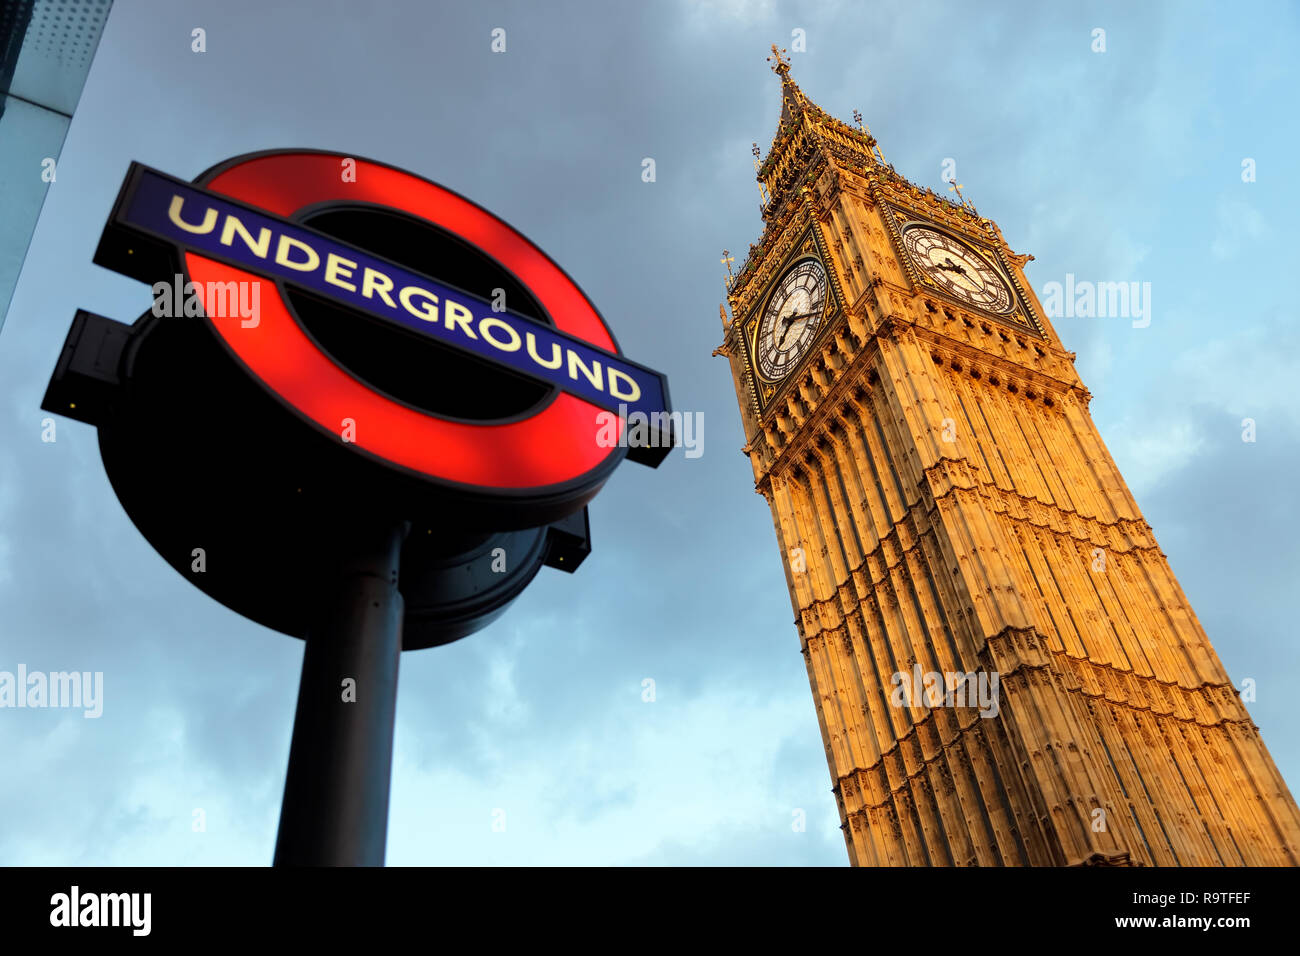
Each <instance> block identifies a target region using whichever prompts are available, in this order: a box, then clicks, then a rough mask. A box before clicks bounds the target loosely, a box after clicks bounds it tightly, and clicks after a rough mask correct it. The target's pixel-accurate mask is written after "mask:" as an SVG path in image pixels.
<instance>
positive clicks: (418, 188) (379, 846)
mask: <svg viewBox="0 0 1300 956" xmlns="http://www.w3.org/2000/svg"><path fill="white" fill-rule="evenodd" d="M95 262H96V263H97V264H99V265H102V266H105V267H108V268H111V269H114V270H116V271H118V272H121V273H123V274H125V275H128V276H131V277H133V278H136V279H139V280H141V281H143V282H146V283H149V284H150V285H152V286H154V291H155V293H156V294H157V293H159V292H161V291H164V290H167V289H169V288H171V287H173V286H174V287H175V288H176V289H177V290H178V292H179V291H181V290H184V291H185V293H186V295H187V296H188V297H189V299H190V300H192V301H193V302H194V303H195V308H193V309H192V310H191V309H190V308H186V309H185V310H184V312H185V314H184V315H175V314H172V315H167V314H164V313H165V311H166V310H162V311H160V310H159V309H158V308H157V307H156V304H155V307H154V308H151V309H150V311H149V312H146V313H145V314H144V315H142V316H141V317H140V318H139V319H138V320H137V321H136V322H135V323H134V324H132V325H129V326H128V325H125V324H123V323H120V322H116V321H114V320H111V319H107V318H103V317H101V316H96V315H93V314H91V313H87V312H78V314H77V316H76V317H75V318H74V321H73V325H72V328H71V329H70V331H69V334H68V337H67V340H66V342H65V343H64V347H63V351H62V354H61V355H60V357H59V360H58V363H57V365H56V367H55V371H54V373H53V375H52V377H51V380H50V385H49V388H48V389H47V392H46V395H45V399H44V401H43V402H42V407H43V408H45V409H47V410H49V411H54V412H58V413H61V414H64V415H68V416H70V417H73V418H77V419H80V420H82V421H85V422H88V423H90V424H93V425H95V426H96V427H97V428H98V438H99V447H100V452H101V457H102V459H103V462H104V467H105V470H106V472H107V474H108V477H109V480H110V482H111V484H112V486H113V489H114V491H115V492H116V494H117V496H118V499H119V501H120V502H121V504H122V506H123V508H124V509H125V510H126V512H127V514H128V515H129V516H130V518H131V519H132V521H133V522H134V523H135V524H136V526H137V528H139V530H140V531H141V533H142V534H143V535H144V536H145V537H146V538H147V539H148V540H149V542H150V543H151V544H152V545H153V546H154V548H155V549H156V550H157V551H158V553H159V554H160V555H162V557H163V558H164V559H165V560H167V561H168V563H170V564H171V565H172V566H173V567H174V568H175V569H176V570H177V571H178V572H180V573H181V574H183V575H185V577H186V578H187V580H189V581H190V582H191V583H192V584H194V585H195V586H196V587H198V588H200V589H201V590H203V591H204V592H205V593H207V594H208V595H210V596H212V597H213V598H215V599H216V600H218V601H221V602H222V603H224V604H226V605H227V606H228V607H230V608H232V609H233V610H235V611H237V612H238V613H240V614H243V615H244V616H246V617H248V618H250V619H252V620H254V621H257V622H258V623H261V624H263V625H265V626H267V627H270V628H272V629H275V630H279V631H282V632H284V633H286V634H290V635H293V636H296V637H301V638H305V639H306V642H307V643H306V653H305V655H304V662H303V676H302V686H301V691H300V696H299V702H298V711H297V716H296V718H295V727H294V737H293V745H292V748H291V755H290V766H289V774H288V777H287V780H286V787H285V798H284V808H283V812H282V816H281V827H280V834H279V837H278V839H277V848H276V861H277V862H278V863H336V864H337V863H379V862H382V860H383V843H384V837H385V833H386V826H387V802H388V784H389V777H390V768H391V752H392V728H393V719H394V714H395V699H396V698H395V695H396V683H397V660H398V657H399V655H400V651H401V650H402V649H408V650H409V649H415V648H420V647H429V646H433V645H437V644H443V643H447V642H448V641H452V640H456V639H459V638H462V637H465V636H466V635H468V634H470V633H472V632H473V631H475V630H477V629H479V628H481V627H483V626H484V625H485V624H486V623H488V622H489V621H491V620H493V619H494V618H495V617H497V616H498V615H500V614H501V613H502V612H503V611H504V610H505V608H506V607H507V606H508V605H509V604H510V602H511V601H512V600H513V599H514V598H515V597H517V596H518V595H519V594H520V593H521V592H522V591H523V589H524V588H525V587H526V586H527V585H528V583H529V582H530V581H531V580H532V579H533V577H534V576H535V575H536V574H537V573H538V571H539V570H540V568H542V567H544V566H549V567H553V568H557V569H561V570H566V571H570V572H572V571H573V570H574V569H576V567H577V566H578V565H579V564H580V563H581V562H582V560H583V559H584V557H585V556H586V555H587V554H588V553H589V552H590V536H589V529H588V521H587V515H586V510H585V505H586V503H587V502H588V501H590V499H591V498H592V497H593V496H594V495H595V494H596V493H597V492H598V491H599V490H600V488H601V487H602V486H603V484H604V483H605V481H606V480H608V478H609V476H610V474H611V473H612V471H613V470H614V469H615V468H616V467H617V465H618V464H619V462H620V461H622V459H623V458H624V457H627V458H629V459H631V460H633V461H638V462H641V463H643V464H647V465H651V466H654V465H657V464H659V462H660V461H662V460H663V458H664V457H665V456H666V454H667V451H668V449H669V446H670V445H671V443H672V441H673V436H672V434H671V429H670V426H669V424H668V423H669V422H670V421H671V418H670V415H671V412H670V408H669V401H668V385H667V382H666V380H665V378H664V377H663V376H662V375H660V374H659V373H657V372H655V371H653V370H651V369H648V368H646V367H645V366H643V365H639V364H637V363H636V362H633V361H631V360H630V359H628V358H627V357H626V356H625V355H623V353H622V351H621V350H620V349H619V347H618V343H617V341H616V340H615V338H614V335H613V333H612V332H611V331H610V329H609V327H608V326H607V325H606V323H605V322H604V320H603V319H602V318H601V316H600V314H599V312H598V311H597V310H596V308H595V307H594V306H593V305H592V304H591V302H590V301H589V300H588V299H587V297H586V296H585V295H584V294H583V292H582V290H581V289H579V288H578V286H577V285H576V284H575V283H574V282H573V280H572V279H571V278H570V277H569V276H568V275H567V274H566V273H565V272H564V271H563V270H562V269H561V268H560V267H559V266H558V265H556V264H555V263H554V262H553V261H552V260H551V259H550V258H548V257H547V256H546V255H545V254H544V253H543V252H542V251H541V250H540V249H538V248H537V247H536V246H535V245H534V244H533V243H531V242H530V241H529V240H528V239H526V238H525V237H524V236H522V235H521V234H520V233H519V232H517V231H516V230H514V229H513V228H512V227H510V226H509V225H508V224H506V223H505V222H503V221H502V220H500V219H499V218H497V217H496V216H494V215H492V214H491V213H489V212H487V211H486V210H484V209H483V208H481V207H479V206H477V205H476V204H474V203H473V202H471V201H469V200H468V199H465V198H464V197H462V196H459V195H457V194H456V193H454V192H452V191H451V190H448V189H446V188H445V187H442V186H440V185H438V184H436V183H433V182H430V181H428V180H425V179H422V178H420V177H418V176H416V175H414V174H412V173H409V172H406V171H404V170H400V169H396V168H394V167H391V166H387V165H384V164H382V163H378V162H375V161H372V160H366V159H361V158H358V157H353V156H347V155H344V154H340V153H331V152H321V151H309V150H284V151H273V152H266V153H256V154H249V155H245V156H239V157H235V158H234V159H231V160H228V161H226V162H224V163H221V164H219V165H217V166H215V167H213V168H212V169H210V170H208V171H207V172H205V173H203V174H202V175H201V176H199V177H198V178H197V179H196V180H195V181H194V182H186V181H184V180H181V179H177V178H175V177H173V176H170V175H167V174H165V173H162V172H159V171H157V170H154V169H151V168H149V167H146V166H143V165H140V164H137V163H133V164H131V167H130V169H129V170H128V173H127V176H126V178H125V181H124V183H123V187H122V190H121V192H120V193H119V195H118V198H117V201H116V203H115V205H114V207H113V210H112V212H111V214H110V216H109V220H108V223H107V225H106V227H105V230H104V234H103V237H102V239H101V241H100V243H99V246H98V248H97V250H96V254H95ZM247 290H251V291H252V293H253V294H252V295H251V296H247V297H246V296H245V295H244V293H245V291H247ZM232 297H233V298H234V299H236V300H238V301H239V302H241V303H244V302H246V301H251V302H253V303H255V304H256V305H255V307H254V308H253V309H251V310H244V311H237V312H234V313H232V311H231V309H230V308H229V304H230V302H231V301H232ZM178 298H179V296H178ZM187 316H188V317H187ZM637 419H639V424H641V423H645V422H649V423H651V426H652V427H651V430H650V435H651V437H650V438H649V440H647V441H640V442H636V441H634V442H629V441H627V440H626V438H627V437H630V431H636V430H629V429H628V428H627V424H628V422H629V421H630V420H637ZM611 420H612V421H613V422H614V423H615V426H616V430H617V431H618V433H619V434H618V436H617V437H618V438H619V439H620V440H615V441H611V440H609V433H610V427H609V426H610V422H611ZM639 433H640V435H642V436H644V435H645V434H646V429H645V428H643V427H642V428H640V429H639ZM629 445H631V447H629ZM340 679H345V680H348V681H353V682H354V685H355V687H356V695H355V697H354V698H353V700H352V701H351V702H348V706H340V704H339V700H338V696H339V695H338V687H339V681H340Z"/></svg>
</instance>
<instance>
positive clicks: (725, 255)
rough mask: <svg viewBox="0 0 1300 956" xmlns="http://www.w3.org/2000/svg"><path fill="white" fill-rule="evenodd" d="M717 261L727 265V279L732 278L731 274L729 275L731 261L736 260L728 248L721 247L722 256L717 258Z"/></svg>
mask: <svg viewBox="0 0 1300 956" xmlns="http://www.w3.org/2000/svg"><path fill="white" fill-rule="evenodd" d="M718 261H719V262H721V263H722V264H723V265H724V266H726V267H727V278H728V279H730V278H732V275H731V264H732V263H733V262H735V261H736V257H735V256H733V255H732V254H731V253H730V252H729V251H728V250H726V249H723V250H722V258H721V259H719V260H718Z"/></svg>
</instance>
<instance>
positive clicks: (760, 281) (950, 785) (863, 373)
mask: <svg viewBox="0 0 1300 956" xmlns="http://www.w3.org/2000/svg"><path fill="white" fill-rule="evenodd" d="M773 54H774V56H773V58H772V59H773V62H774V66H773V68H774V70H775V72H776V73H777V75H778V76H779V77H780V80H781V87H782V103H781V119H780V125H779V129H778V132H777V134H776V137H775V138H774V140H773V143H772V145H771V148H770V149H769V151H768V154H767V156H766V157H765V158H764V159H763V161H762V163H761V165H760V167H759V170H758V175H759V179H760V182H761V183H762V184H763V187H764V190H765V196H766V199H767V201H766V202H765V204H764V207H763V219H764V223H765V228H764V232H763V236H762V238H761V240H760V241H759V243H758V244H757V245H756V246H751V247H750V251H749V255H748V258H747V259H746V261H745V262H744V264H743V265H742V267H741V268H740V270H739V272H738V273H737V274H736V277H735V279H734V280H733V281H732V283H731V284H730V286H729V289H728V299H727V305H728V306H729V308H730V316H731V318H730V319H729V318H728V315H727V310H726V309H725V308H724V310H723V313H722V321H723V330H724V341H723V344H722V345H721V346H720V348H719V350H718V351H719V352H720V353H721V354H724V355H726V356H727V358H728V360H729V362H730V364H731V370H732V374H733V379H734V383H735V386H736V394H737V397H738V399H739V403H740V411H741V416H742V419H743V422H744V428H745V436H746V445H745V447H744V452H745V454H746V455H747V456H748V457H749V459H750V461H751V463H752V465H753V468H754V477H755V487H756V489H757V490H758V492H759V493H761V494H762V495H763V496H764V497H765V498H766V500H767V501H768V503H769V505H770V507H771V510H772V517H773V524H774V527H775V530H776V535H777V540H778V542H779V544H780V547H781V551H782V555H783V559H784V564H785V571H786V578H787V584H788V587H789V591H790V597H791V602H792V605H793V607H794V611H795V617H796V626H797V628H798V633H799V640H800V645H801V648H802V650H803V655H804V658H805V661H806V663H807V668H808V677H809V681H810V684H811V686H812V691H813V698H814V702H815V705H816V708H817V714H818V720H819V722H820V725H821V730H822V736H823V740H824V743H825V747H826V755H827V760H828V762H829V764H830V770H831V776H832V778H833V780H834V791H835V794H836V799H837V802H838V804H839V810H840V815H841V818H842V820H843V828H844V832H845V839H846V842H847V845H848V851H849V857H850V860H851V862H853V863H854V864H861V865H1078V864H1085V865H1087V864H1099V863H1100V864H1119V865H1126V864H1146V865H1162V866H1165V865H1167V866H1175V865H1183V866H1206V865H1211V866H1212V865H1227V866H1232V865H1251V866H1257V865H1295V864H1296V863H1297V862H1300V810H1297V807H1296V803H1295V801H1294V799H1293V798H1292V796H1291V794H1290V792H1289V791H1288V789H1287V787H1286V784H1285V782H1284V781H1283V780H1282V777H1281V775H1280V774H1279V773H1278V770H1277V768H1276V766H1275V765H1274V764H1273V761H1272V758H1271V757H1270V756H1269V754H1268V751H1267V750H1266V748H1265V747H1264V744H1263V741H1262V739H1261V738H1260V735H1259V731H1258V729H1257V728H1256V727H1255V725H1254V724H1253V723H1252V721H1251V719H1250V716H1249V714H1248V713H1247V712H1246V709H1245V707H1244V706H1243V704H1242V702H1241V700H1240V697H1239V695H1238V693H1237V692H1236V690H1235V688H1234V687H1233V685H1232V683H1231V681H1230V680H1229V678H1228V675H1227V673H1226V672H1225V671H1224V668H1223V665H1222V664H1221V663H1220V661H1219V659H1218V656H1217V655H1216V654H1215V652H1214V649H1213V647H1212V646H1211V645H1210V642H1209V639H1208V638H1207V637H1206V634H1205V632H1204V630H1203V629H1202V628H1201V625H1200V623H1199V621H1198V620H1197V618H1196V615H1195V613H1194V612H1193V611H1192V609H1191V607H1190V605H1189V603H1188V601H1187V598H1186V596H1185V595H1184V594H1183V592H1182V589H1181V588H1180V587H1179V585H1178V581H1177V580H1176V579H1175V577H1174V575H1173V573H1172V572H1171V570H1170V568H1169V565H1168V562H1167V561H1166V559H1165V555H1164V554H1163V552H1161V551H1160V549H1159V546H1158V545H1157V543H1156V541H1155V539H1154V537H1153V535H1152V533H1151V529H1150V527H1149V526H1148V525H1147V523H1146V521H1145V520H1144V519H1143V517H1142V513H1141V511H1140V510H1139V508H1138V506H1137V503H1136V502H1135V501H1134V499H1133V496H1132V495H1131V494H1130V492H1129V490H1128V487H1127V485H1126V484H1125V482H1124V479H1123V477H1122V476H1121V475H1120V473H1119V470H1118V469H1117V468H1116V466H1115V463H1114V461H1113V460H1112V458H1111V456H1110V453H1109V452H1108V451H1107V449H1106V446H1105V444H1104V442H1103V441H1102V439H1101V436H1100V435H1099V434H1098V432H1097V429H1096V426H1095V425H1094V424H1093V421H1092V418H1091V416H1090V414H1089V411H1088V403H1089V400H1090V397H1091V396H1090V395H1089V393H1088V391H1087V390H1086V389H1085V388H1084V386H1083V383H1082V382H1081V381H1080V379H1079V376H1078V375H1077V373H1076V372H1075V369H1074V364H1073V359H1074V355H1073V353H1070V352H1067V351H1065V349H1064V348H1063V347H1062V345H1061V342H1060V339H1059V337H1058V336H1057V334H1056V332H1055V330H1054V329H1053V328H1052V326H1051V324H1050V322H1049V321H1048V318H1047V317H1046V315H1045V314H1044V311H1043V309H1042V306H1041V304H1040V302H1039V300H1038V298H1037V297H1036V296H1035V294H1034V292H1033V290H1032V289H1031V288H1030V287H1029V284H1028V282H1027V281H1026V280H1025V276H1024V271H1023V268H1024V265H1025V263H1026V262H1027V261H1028V260H1029V258H1030V257H1029V256H1027V255H1018V254H1016V253H1014V252H1013V251H1012V250H1011V249H1010V248H1009V247H1008V245H1007V243H1006V241H1005V240H1004V239H1003V237H1002V234H1001V231H1000V230H999V229H998V227H997V225H996V224H995V223H993V222H992V221H990V220H989V219H986V218H982V217H981V216H980V215H979V214H978V213H976V212H975V210H974V208H973V207H972V206H970V204H969V203H967V202H965V201H964V200H962V201H960V202H952V201H950V200H948V199H947V198H945V197H941V196H939V195H936V194H935V193H933V192H932V191H930V190H924V189H919V188H917V187H916V186H913V185H912V184H911V183H909V182H908V181H907V180H905V179H903V178H902V177H901V176H899V175H898V174H897V173H896V172H895V171H894V169H893V167H892V166H889V165H887V164H886V163H885V161H884V156H883V154H882V153H881V151H880V148H879V145H878V144H877V143H876V140H875V138H874V137H873V136H872V135H871V133H870V131H869V130H867V129H866V128H865V127H862V126H861V125H858V126H856V127H854V126H850V125H848V124H845V123H842V122H840V121H839V120H836V119H834V118H833V117H830V116H829V115H827V114H826V113H824V112H823V111H822V110H820V109H819V108H818V107H817V106H816V105H814V104H813V103H812V102H811V101H810V100H808V98H807V97H806V96H805V95H804V94H803V92H802V91H801V90H800V89H799V88H798V86H797V85H796V84H795V83H794V81H793V80H792V79H791V78H790V73H789V64H788V62H786V61H784V59H783V58H782V57H781V51H778V50H776V49H775V48H773ZM955 185H956V184H954V186H955ZM957 195H958V196H959V197H960V192H959V191H958V192H957Z"/></svg>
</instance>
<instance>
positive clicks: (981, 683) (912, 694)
mask: <svg viewBox="0 0 1300 956" xmlns="http://www.w3.org/2000/svg"><path fill="white" fill-rule="evenodd" d="M890 683H891V684H893V685H894V689H893V690H892V691H891V692H890V695H889V702H890V703H891V704H893V705H894V706H895V707H978V708H979V712H980V716H981V717H996V716H997V715H998V672H997V671H993V672H992V673H986V672H984V671H971V672H970V673H969V674H965V673H962V672H961V671H956V672H954V673H943V674H940V673H939V672H938V671H928V672H927V673H925V674H922V673H921V665H920V664H913V665H912V673H910V674H908V673H907V672H906V671H899V672H898V673H896V674H894V676H893V677H892V678H891V679H890Z"/></svg>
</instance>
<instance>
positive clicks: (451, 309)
mask: <svg viewBox="0 0 1300 956" xmlns="http://www.w3.org/2000/svg"><path fill="white" fill-rule="evenodd" d="M125 205H126V206H127V209H126V211H125V212H123V213H118V214H117V215H118V221H119V222H120V224H121V225H123V226H126V227H128V228H130V229H134V230H140V231H143V232H145V233H147V234H150V235H153V236H157V237H160V238H162V239H164V240H166V241H169V242H174V243H177V244H179V245H180V246H182V248H185V249H191V250H193V251H195V252H197V253H199V254H201V255H210V256H214V257H215V258H217V259H221V260H224V261H226V262H229V263H231V264H232V265H235V266H236V267H238V268H243V269H248V270H251V271H253V272H256V273H259V274H261V275H265V276H267V277H269V278H272V279H275V280H281V281H285V282H291V283H293V284H294V285H297V286H300V287H301V288H303V289H306V290H309V291H314V292H317V293H319V294H321V295H324V296H326V297H328V298H329V299H331V300H332V301H334V302H337V303H339V304H341V305H344V306H346V307H348V308H351V309H355V310H358V311H361V312H364V313H366V314H367V315H372V316H375V317H377V318H380V319H384V320H387V321H391V322H394V323H396V324H398V325H401V326H403V327H405V328H409V329H411V330H413V331H415V332H417V333H419V334H421V335H426V336H428V337H430V338H433V339H436V340H437V341H440V342H445V343H447V344H448V345H452V346H454V347H456V348H459V349H462V350H464V351H467V352H470V353H472V354H475V355H479V356H482V357H483V358H484V359H486V360H488V361H490V362H493V363H495V364H497V365H501V366H505V367H507V368H511V369H514V370H516V371H518V372H520V373H522V374H524V375H527V376H529V377H531V378H534V379H537V380H539V381H542V382H545V383H547V384H550V385H554V386H557V387H559V388H561V389H564V390H565V391H567V392H569V393H571V394H573V395H576V396H577V397H579V398H583V399H586V400H587V401H590V402H592V403H594V404H596V405H598V406H600V407H602V408H614V407H616V406H617V405H618V403H620V402H622V403H626V404H627V406H628V407H630V408H631V409H633V410H640V411H644V412H645V413H647V414H650V413H653V412H656V411H661V410H663V409H665V408H666V407H667V401H666V398H667V396H666V393H665V389H664V388H663V385H662V382H661V380H660V377H659V375H658V373H655V372H651V371H649V370H648V369H644V368H641V367H640V366H638V365H636V364H635V363H632V362H628V361H627V360H626V359H624V358H622V357H621V356H619V355H616V354H613V353H611V352H607V351H605V350H603V349H600V348H597V347H595V346H593V345H591V344H590V343H587V342H584V341H583V340H581V339H578V338H575V337H573V336H570V335H568V334H566V333H563V332H561V331H559V330H558V329H555V328H553V327H551V326H548V325H545V324H543V323H539V322H536V321H534V320H531V319H528V318H525V317H523V316H519V315H516V314H514V313H509V312H504V311H501V310H500V309H498V308H494V307H490V306H489V305H488V304H487V303H485V302H480V301H478V300H477V299H476V298H475V297H473V296H471V295H468V294H466V293H463V292H461V291H459V290H457V289H455V288H454V287H452V286H449V285H446V284H444V283H442V282H439V281H438V280H436V279H432V278H429V277H427V276H421V275H419V274H418V273H415V272H411V271H409V270H406V269H404V268H402V267H401V266H398V265H395V264H393V263H389V262H387V261H385V260H383V259H379V258H377V257H375V256H372V255H370V254H368V253H366V252H364V251H363V250H360V249H356V248H353V247H352V246H348V245H346V244H345V243H341V242H339V241H337V240H334V239H332V238H330V237H328V236H323V235H318V234H316V233H314V232H312V231H310V230H308V229H306V228H303V227H301V226H298V225H296V224H294V223H292V222H288V221H285V220H282V219H278V218H276V217H274V216H272V215H268V214H265V213H262V212H259V211H257V210H254V209H249V208H247V207H244V206H240V205H236V204H234V203H232V202H230V201H229V200H225V199H223V198H221V197H219V196H217V195H215V194H212V193H208V192H205V191H204V190H202V189H201V188H198V187H195V186H192V185H190V184H187V183H183V182H179V181H176V180H173V179H171V178H170V177H164V176H163V175H162V174H160V173H156V172H153V171H152V170H144V171H143V172H141V173H140V177H139V178H138V180H137V181H136V182H135V185H134V188H133V191H132V193H131V198H130V200H129V201H128V202H127V203H126V204H125ZM155 289H157V287H156V286H155ZM191 291H193V292H198V291H202V290H199V289H198V287H197V286H195V287H194V289H183V290H182V292H191ZM168 295H169V296H173V297H174V294H173V293H169V294H168ZM168 305H169V306H172V307H174V306H175V302H174V301H172V302H169V303H168ZM250 307H251V308H250V311H251V310H252V308H255V306H252V303H251V300H250ZM242 314H243V313H242V311H241V315H242ZM251 318H252V316H247V317H246V319H251ZM253 324H255V323H253ZM245 325H248V326H249V327H252V326H251V325H250V324H249V322H248V321H246V322H245Z"/></svg>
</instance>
